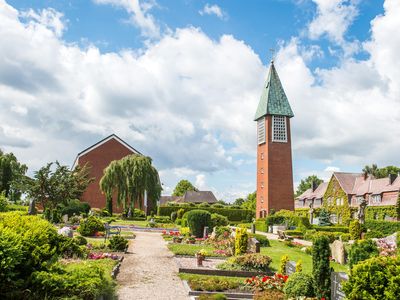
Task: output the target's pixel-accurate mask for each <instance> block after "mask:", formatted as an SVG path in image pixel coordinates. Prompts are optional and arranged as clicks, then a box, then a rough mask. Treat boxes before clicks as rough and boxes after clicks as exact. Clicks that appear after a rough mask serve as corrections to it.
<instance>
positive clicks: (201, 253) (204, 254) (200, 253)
mask: <svg viewBox="0 0 400 300" xmlns="http://www.w3.org/2000/svg"><path fill="white" fill-rule="evenodd" d="M196 255H197V256H206V255H207V251H206V250H204V249H201V250H200V251H198V252H197V253H196Z"/></svg>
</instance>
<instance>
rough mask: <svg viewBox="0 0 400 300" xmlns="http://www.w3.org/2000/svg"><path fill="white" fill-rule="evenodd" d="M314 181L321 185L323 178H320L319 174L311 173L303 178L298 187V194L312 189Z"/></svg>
mask: <svg viewBox="0 0 400 300" xmlns="http://www.w3.org/2000/svg"><path fill="white" fill-rule="evenodd" d="M313 182H314V183H315V184H316V186H319V185H320V184H321V183H322V182H323V180H322V179H320V178H318V176H317V175H311V176H308V177H307V178H305V179H302V180H301V181H300V184H299V186H298V187H297V191H296V196H300V195H301V194H303V193H304V192H305V191H307V190H308V189H310V188H311V187H312V184H313Z"/></svg>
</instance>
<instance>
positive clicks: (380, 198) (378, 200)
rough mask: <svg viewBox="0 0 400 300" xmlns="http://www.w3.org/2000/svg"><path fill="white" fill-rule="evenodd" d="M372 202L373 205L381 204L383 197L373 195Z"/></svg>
mask: <svg viewBox="0 0 400 300" xmlns="http://www.w3.org/2000/svg"><path fill="white" fill-rule="evenodd" d="M371 200H372V203H381V202H382V197H381V195H380V194H378V195H372V197H371Z"/></svg>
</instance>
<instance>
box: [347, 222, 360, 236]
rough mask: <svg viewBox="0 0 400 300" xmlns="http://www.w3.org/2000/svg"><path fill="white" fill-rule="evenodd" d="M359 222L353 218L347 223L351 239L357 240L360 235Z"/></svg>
mask: <svg viewBox="0 0 400 300" xmlns="http://www.w3.org/2000/svg"><path fill="white" fill-rule="evenodd" d="M361 232H362V230H361V224H360V222H359V221H358V220H353V221H351V222H350V225H349V233H350V237H351V239H352V240H358V239H360V237H361Z"/></svg>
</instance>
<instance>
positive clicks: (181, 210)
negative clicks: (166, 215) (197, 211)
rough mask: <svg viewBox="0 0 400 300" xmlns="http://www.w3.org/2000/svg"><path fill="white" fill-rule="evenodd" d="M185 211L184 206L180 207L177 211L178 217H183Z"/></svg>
mask: <svg viewBox="0 0 400 300" xmlns="http://www.w3.org/2000/svg"><path fill="white" fill-rule="evenodd" d="M184 213H185V210H184V209H183V208H180V209H178V211H177V215H176V217H177V218H178V219H182V217H183V214H184Z"/></svg>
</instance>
